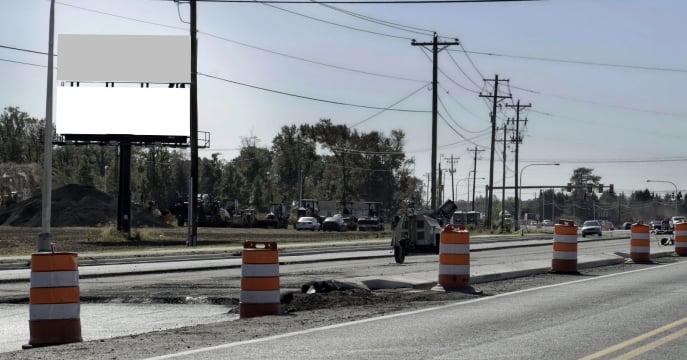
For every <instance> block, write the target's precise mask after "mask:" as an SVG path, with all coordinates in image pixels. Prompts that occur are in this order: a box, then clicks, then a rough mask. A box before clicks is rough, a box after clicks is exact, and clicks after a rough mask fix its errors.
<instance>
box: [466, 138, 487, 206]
mask: <svg viewBox="0 0 687 360" xmlns="http://www.w3.org/2000/svg"><path fill="white" fill-rule="evenodd" d="M468 151H473V152H474V153H475V155H474V156H473V158H472V160H473V161H474V163H473V168H472V205H471V206H470V210H472V211H475V182H476V181H475V180H476V179H477V152H478V151H484V149H479V148H477V146H475V147H474V148H473V149H468ZM468 181H470V179H468Z"/></svg>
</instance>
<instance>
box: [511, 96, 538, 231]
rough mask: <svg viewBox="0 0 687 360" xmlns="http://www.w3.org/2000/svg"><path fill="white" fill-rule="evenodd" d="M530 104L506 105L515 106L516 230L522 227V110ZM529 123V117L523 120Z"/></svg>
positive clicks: (513, 138)
mask: <svg viewBox="0 0 687 360" xmlns="http://www.w3.org/2000/svg"><path fill="white" fill-rule="evenodd" d="M531 106H532V104H529V105H520V100H518V103H517V104H516V105H509V104H506V107H510V108H515V120H514V121H515V135H514V136H513V137H512V138H511V142H514V143H515V230H519V229H520V192H519V191H518V187H519V185H520V183H519V181H520V179H518V161H519V160H520V143H522V136H521V135H520V121H521V120H520V110H522V109H525V108H528V107H531ZM522 121H524V122H525V124H527V119H525V120H522Z"/></svg>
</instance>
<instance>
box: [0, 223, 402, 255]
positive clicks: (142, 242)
mask: <svg viewBox="0 0 687 360" xmlns="http://www.w3.org/2000/svg"><path fill="white" fill-rule="evenodd" d="M40 232H41V228H40V227H15V226H0V256H21V255H30V254H31V253H32V252H34V251H35V250H36V246H37V242H38V236H39V234H40ZM50 232H51V236H52V239H53V242H54V243H55V246H56V248H57V250H58V251H72V252H98V251H130V250H148V249H161V248H164V249H173V248H175V247H179V248H186V239H187V232H188V229H187V228H186V227H176V226H175V227H170V228H150V227H147V228H137V229H132V230H131V237H132V238H133V240H128V239H127V238H126V236H124V235H122V234H120V233H119V232H117V231H116V229H115V227H113V226H103V227H53V228H51V229H50ZM390 237H391V234H390V233H389V231H385V232H362V231H348V232H321V231H314V232H311V231H296V230H294V229H293V228H289V229H256V228H203V227H199V228H198V241H197V244H198V247H209V246H213V247H217V246H220V247H221V246H227V247H237V246H240V245H241V244H242V243H243V241H245V240H253V241H276V242H277V243H278V244H279V243H294V242H313V241H315V242H316V241H334V240H340V241H345V240H354V239H377V238H390Z"/></svg>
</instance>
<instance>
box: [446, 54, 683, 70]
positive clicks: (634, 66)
mask: <svg viewBox="0 0 687 360" xmlns="http://www.w3.org/2000/svg"><path fill="white" fill-rule="evenodd" d="M449 51H455V52H465V53H466V54H467V53H470V54H474V55H485V56H496V57H508V58H514V59H525V60H536V61H547V62H557V63H566V64H578V65H593V66H604V67H613V68H626V69H633V70H648V71H665V72H679V73H687V69H679V68H667V67H660V66H642V65H630V64H613V63H603V62H596V61H584V60H568V59H557V58H544V57H536V56H523V55H508V54H498V53H492V52H481V51H467V50H465V49H463V50H449Z"/></svg>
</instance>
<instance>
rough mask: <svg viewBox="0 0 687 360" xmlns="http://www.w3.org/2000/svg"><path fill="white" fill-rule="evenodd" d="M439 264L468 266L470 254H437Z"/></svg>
mask: <svg viewBox="0 0 687 360" xmlns="http://www.w3.org/2000/svg"><path fill="white" fill-rule="evenodd" d="M439 264H444V265H470V254H439Z"/></svg>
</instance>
